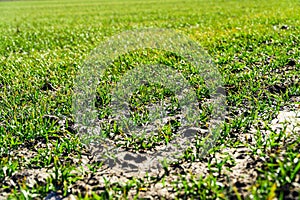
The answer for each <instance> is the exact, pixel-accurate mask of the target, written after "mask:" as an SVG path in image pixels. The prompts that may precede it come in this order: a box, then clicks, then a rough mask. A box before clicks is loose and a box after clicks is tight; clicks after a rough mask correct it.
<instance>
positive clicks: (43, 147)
mask: <svg viewBox="0 0 300 200" xmlns="http://www.w3.org/2000/svg"><path fill="white" fill-rule="evenodd" d="M299 13H300V2H299V1H296V0H282V1H277V0H268V1H267V0H262V1H258V0H253V1H246V0H210V1H208V0H207V1H204V0H200V1H196V0H163V1H158V0H149V1H138V0H111V1H108V0H99V1H96V0H86V1H79V0H70V1H67V0H62V1H57V0H53V1H48V0H45V1H25V0H24V1H0V199H2V198H3V199H7V198H10V199H43V198H45V197H46V196H48V197H50V196H51V195H53V196H56V198H57V199H63V198H65V199H74V197H75V198H78V199H143V198H145V199H147V198H150V199H238V200H239V199H268V200H271V199H300V195H299V193H300V137H299V133H300V129H299V127H300V120H298V121H297V122H298V124H297V123H296V124H295V125H294V130H288V128H286V129H285V128H282V129H280V128H277V129H276V130H275V129H274V128H272V127H274V123H277V122H274V119H276V118H278V117H277V116H278V114H279V113H280V111H281V112H299V111H300V83H299V74H300V73H299V72H300V14H299ZM143 28H166V29H173V30H176V31H178V32H181V33H183V34H185V35H186V36H188V37H190V38H191V39H192V40H194V41H195V42H197V43H198V44H199V45H200V46H201V47H202V48H203V49H204V50H205V51H207V53H208V54H209V55H210V57H211V58H212V60H213V62H214V63H215V65H216V67H217V68H218V70H219V72H220V74H221V75H222V77H223V82H224V88H225V91H226V105H227V107H228V113H227V114H226V120H225V122H224V123H223V125H222V131H221V133H220V137H219V138H218V140H217V142H216V144H215V146H214V147H213V148H212V149H210V151H209V153H208V154H207V155H206V156H204V157H200V156H199V155H197V153H195V152H189V151H187V152H186V154H185V156H184V157H183V158H182V159H181V160H180V161H178V162H177V163H173V164H170V165H166V166H165V167H164V168H163V169H162V171H161V172H160V173H159V175H157V176H151V174H150V175H145V176H142V177H141V176H136V175H135V174H127V173H123V172H122V171H110V169H108V168H107V167H106V166H105V165H102V163H100V162H98V161H96V160H95V159H93V157H92V156H91V155H90V153H89V150H88V149H87V148H86V147H85V146H84V145H83V144H82V141H81V139H80V138H79V136H78V134H77V132H76V130H75V129H74V128H72V126H71V125H72V124H74V116H73V115H72V96H73V88H74V80H75V77H76V74H77V73H78V71H79V70H80V69H81V67H82V65H83V63H84V61H85V60H86V59H87V58H88V57H89V55H90V53H91V51H92V50H93V49H95V48H97V47H98V45H99V44H101V42H103V41H106V40H107V39H109V38H110V37H111V36H113V35H116V34H120V33H122V32H124V31H128V30H132V31H134V30H138V29H143ZM145 51H146V53H145ZM182 59H183V58H180V57H176V56H172V55H170V54H168V53H166V52H160V51H155V50H149V49H148V50H144V51H142V50H141V51H137V52H131V53H128V54H126V55H120V57H118V58H116V59H115V60H114V61H113V63H112V65H111V68H112V69H113V70H111V71H110V73H111V74H109V73H108V75H109V76H113V77H114V76H116V77H120V76H122V73H124V71H126V70H128V69H131V68H133V67H135V66H137V65H138V64H139V63H150V64H151V63H152V62H159V63H162V64H166V65H172V66H175V68H176V67H178V68H180V69H182V72H183V74H185V75H186V76H189V73H190V71H192V68H191V67H190V66H189V64H182V63H183V62H182ZM189 70H190V71H189ZM120 71H122V72H120ZM189 77H190V78H189V82H190V83H191V85H192V86H193V87H194V88H195V91H196V94H197V98H198V100H199V102H201V101H202V100H205V99H207V98H208V95H207V94H206V93H205V90H203V87H202V86H203V81H202V80H201V77H199V76H197V74H196V75H195V74H193V75H191V76H189ZM105 80H106V82H105V81H104V83H102V84H100V85H99V86H98V89H97V95H98V96H97V97H98V100H97V101H98V104H99V105H98V108H99V110H98V111H99V118H101V117H102V118H105V117H107V116H108V115H109V111H108V110H107V108H108V104H109V100H110V99H109V95H108V94H109V91H110V90H111V88H112V87H114V86H115V84H116V80H118V78H116V80H115V82H114V81H111V80H108V79H105ZM149 88H150V89H149ZM147 91H154V92H152V93H150V94H147ZM167 93H168V91H167V90H166V89H165V88H161V87H160V86H157V85H150V86H148V87H146V86H145V87H141V88H139V91H138V92H137V94H136V96H134V97H133V100H132V102H131V103H132V104H133V107H135V108H138V109H141V110H142V111H141V112H144V110H143V108H145V106H146V105H147V101H153V102H155V101H158V99H159V98H165V96H167V95H168V94H167ZM139 94H142V95H139ZM162 96H163V97H162ZM173 100H174V99H173ZM100 104H101V105H100ZM171 105H173V106H175V105H176V100H174V101H171ZM202 109H203V113H204V114H203V124H204V125H203V126H205V123H206V122H207V119H208V118H209V109H208V108H202ZM135 117H136V118H135V120H136V121H139V122H140V121H143V120H144V119H141V118H139V115H136V116H135ZM299 117H300V116H299V115H298V116H296V118H297V119H299ZM273 122H274V123H273ZM272 123H273V125H272ZM275 125H276V124H275ZM278 126H279V125H278ZM278 126H277V127H278ZM285 126H289V122H287V123H286V124H284V125H283V127H285ZM173 131H174V129H173V127H171V126H165V127H164V129H163V130H162V131H161V132H160V135H159V136H158V137H157V138H154V139H153V138H152V139H151V141H144V140H142V141H141V140H139V138H125V139H124V140H125V141H126V145H128V146H129V147H128V148H131V149H135V150H141V149H146V150H149V149H150V150H151V148H153V147H155V145H156V143H164V142H165V143H167V141H168V140H169V139H172V134H173ZM106 132H107V134H109V133H111V132H112V133H114V134H121V133H122V131H120V130H117V129H116V128H115V127H109V128H107V130H106ZM126 145H125V144H124V145H123V146H122V147H124V146H126ZM196 147H197V145H196ZM124 148H125V147H124ZM198 148H199V147H198ZM196 152H197V151H196ZM198 156H199V157H198Z"/></svg>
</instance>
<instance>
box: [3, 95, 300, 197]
mask: <svg viewBox="0 0 300 200" xmlns="http://www.w3.org/2000/svg"><path fill="white" fill-rule="evenodd" d="M297 100H298V99H297ZM269 127H271V129H272V130H273V131H275V132H279V131H280V130H284V129H285V131H284V133H285V134H287V138H288V139H289V140H290V141H293V140H294V139H295V138H297V137H298V136H299V135H298V134H300V109H299V105H298V104H292V105H290V106H286V107H283V110H281V111H280V112H279V114H278V115H277V117H276V118H275V119H273V120H272V121H271V122H270V124H269ZM257 131H258V130H257V127H254V126H253V127H252V128H251V129H250V130H249V132H248V133H246V134H241V135H239V140H240V141H244V142H245V144H246V143H248V144H249V145H250V146H251V144H255V143H256V141H255V137H254V135H255V134H256V133H257ZM260 133H261V134H264V135H265V138H266V137H268V135H270V133H271V131H270V130H264V129H260ZM42 145H46V144H42ZM249 145H240V146H237V147H234V148H233V147H232V148H229V147H225V148H223V149H221V150H220V151H219V152H216V153H214V154H208V155H206V156H205V157H204V158H203V159H201V161H198V162H181V163H180V164H177V165H175V166H170V167H169V168H168V170H163V169H162V170H160V171H159V172H156V173H155V174H151V172H150V173H149V174H148V175H146V174H145V173H141V174H137V173H135V172H133V173H130V172H126V173H124V171H123V170H122V169H117V168H113V169H111V168H110V167H108V166H103V167H101V168H100V169H97V170H96V171H91V169H90V168H88V167H87V164H88V163H93V162H95V160H93V159H94V158H92V157H90V156H89V155H88V154H87V155H84V154H83V155H82V157H81V158H80V159H77V158H75V156H74V157H72V156H70V159H71V160H72V163H78V167H77V168H76V170H73V171H72V172H71V173H73V174H75V175H77V176H78V177H81V178H80V179H79V180H77V181H76V182H75V183H73V184H72V185H70V186H69V187H68V192H69V195H68V196H66V197H63V196H62V192H61V191H56V192H50V193H49V194H48V196H47V197H46V199H72V200H73V199H76V198H75V196H74V195H76V194H78V193H82V194H86V193H88V194H91V193H92V191H97V193H100V192H101V191H105V190H107V188H106V187H107V182H109V185H110V186H122V185H124V184H125V183H126V182H128V181H130V180H133V177H134V178H135V179H136V180H137V181H138V182H140V183H141V185H142V188H132V189H130V190H129V192H128V198H129V199H131V198H133V197H134V196H136V195H138V196H139V197H140V198H147V199H160V198H166V199H174V198H175V197H180V196H182V195H184V194H183V193H181V192H175V187H176V188H178V187H179V188H180V187H183V186H182V182H181V180H182V178H184V179H185V180H197V178H200V176H202V177H206V176H207V175H209V174H211V175H213V176H214V177H216V178H217V182H216V184H217V185H219V186H221V187H223V186H225V187H226V188H228V189H227V191H226V192H228V196H229V197H232V198H235V196H234V188H236V190H237V192H239V193H240V194H241V196H242V198H250V199H251V193H250V192H249V189H250V188H251V187H255V183H256V180H257V178H258V176H259V171H258V169H259V168H260V167H261V166H262V165H263V163H264V162H265V161H266V159H267V158H266V157H260V156H259V155H256V156H254V155H253V152H252V150H251V149H250V148H249V147H247V146H249ZM258 153H259V152H258ZM12 154H14V155H15V156H16V157H18V158H20V159H21V158H23V159H24V158H25V160H29V159H30V158H33V157H34V156H35V155H36V154H37V152H35V151H32V150H29V149H22V151H21V150H20V151H19V150H18V151H15V152H12ZM280 156H282V157H284V151H282V152H281V155H279V157H280ZM279 159H280V158H279ZM208 161H209V162H210V165H211V166H213V167H211V168H208ZM220 161H224V162H226V163H225V164H224V165H223V166H222V168H221V169H218V168H217V167H216V163H217V162H220ZM4 171H5V170H4ZM50 176H54V168H53V167H49V168H40V169H21V170H19V171H16V172H14V173H13V175H12V176H11V177H6V178H5V180H4V181H3V185H4V186H6V189H4V188H1V189H0V194H1V195H0V199H6V198H7V197H8V193H10V191H11V189H13V188H20V187H21V185H22V184H23V183H26V185H27V187H29V188H31V187H33V186H34V185H35V184H39V185H45V184H46V183H47V178H48V177H50ZM162 179H163V180H164V181H162ZM105 180H106V181H105ZM299 182H300V176H299V174H298V175H297V176H296V181H295V182H294V183H293V184H292V187H291V191H290V193H289V196H287V197H286V198H287V199H288V198H290V199H295V198H299V190H300V184H299ZM182 191H183V190H182ZM121 193H122V192H121ZM116 195H117V194H116ZM119 195H120V196H121V195H122V194H119ZM34 197H35V198H36V199H41V198H42V197H40V196H39V195H38V194H36V195H35V196H34Z"/></svg>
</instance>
